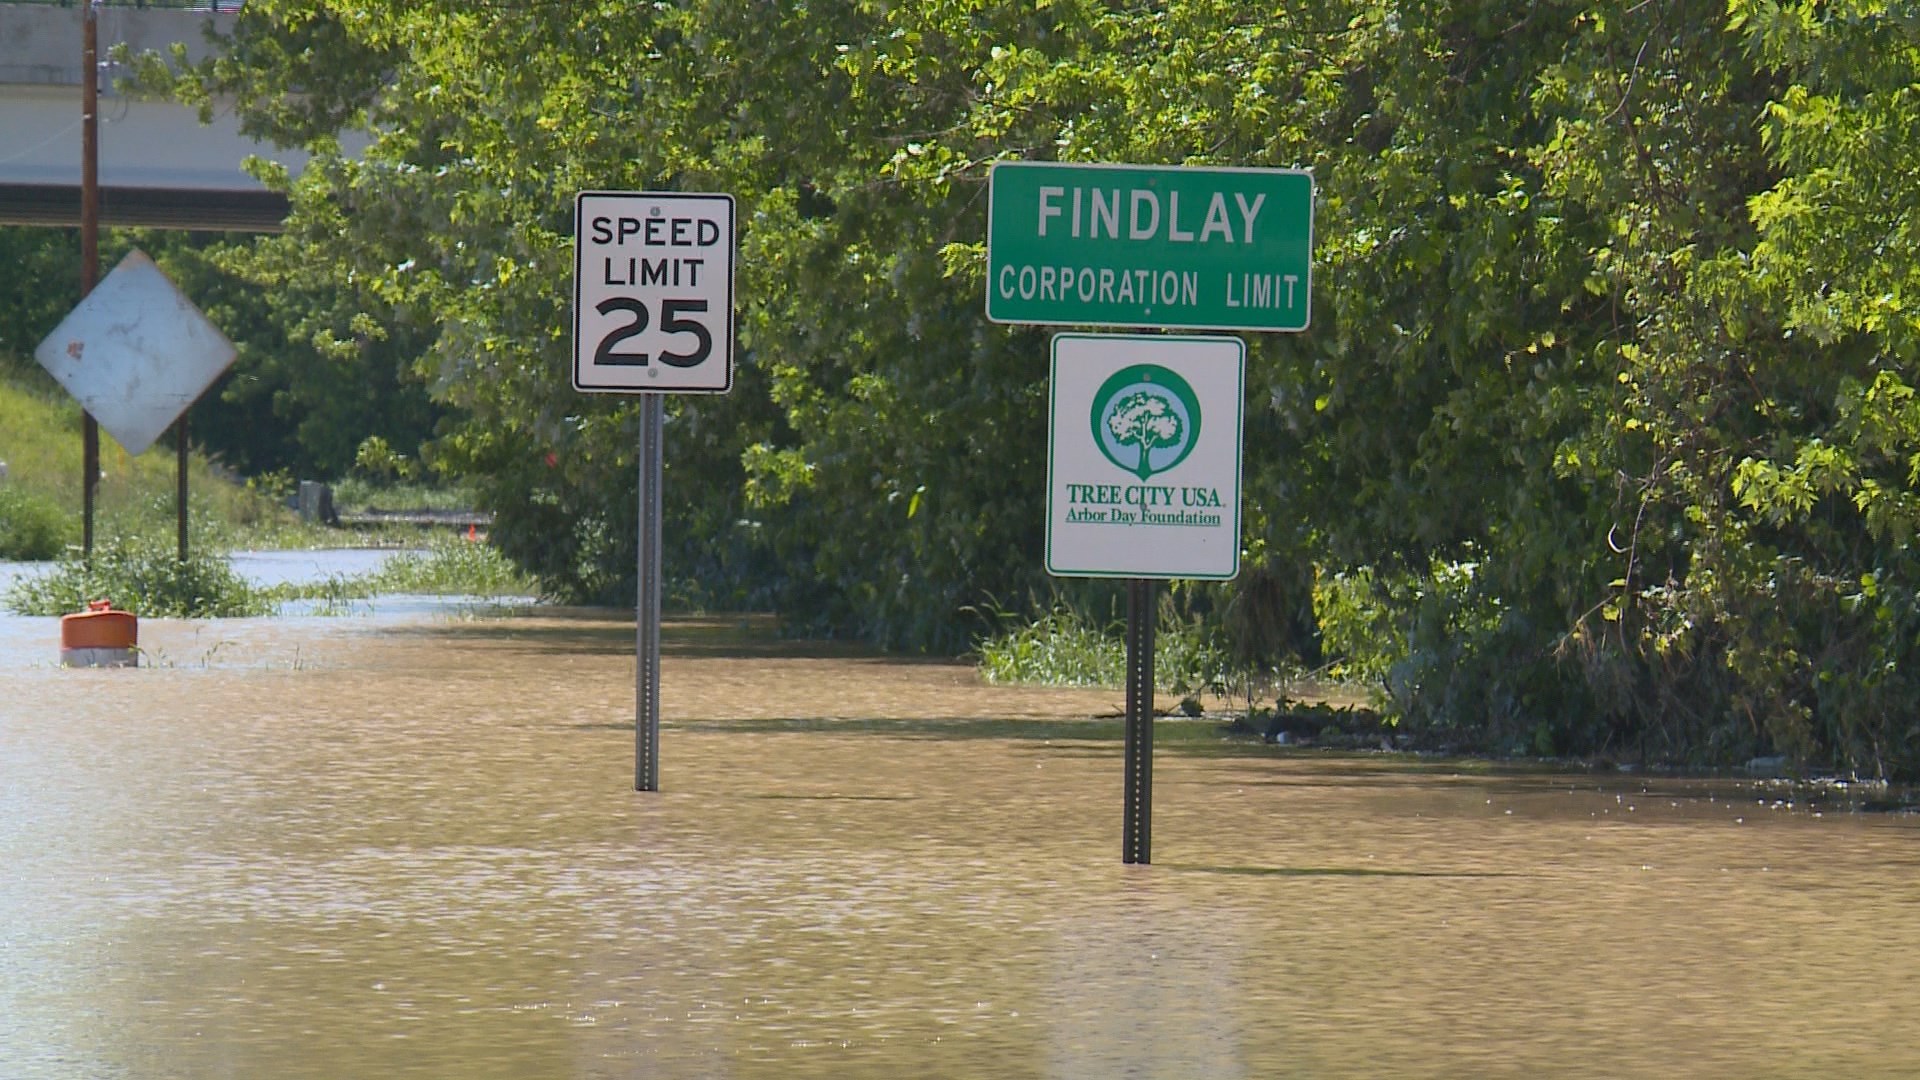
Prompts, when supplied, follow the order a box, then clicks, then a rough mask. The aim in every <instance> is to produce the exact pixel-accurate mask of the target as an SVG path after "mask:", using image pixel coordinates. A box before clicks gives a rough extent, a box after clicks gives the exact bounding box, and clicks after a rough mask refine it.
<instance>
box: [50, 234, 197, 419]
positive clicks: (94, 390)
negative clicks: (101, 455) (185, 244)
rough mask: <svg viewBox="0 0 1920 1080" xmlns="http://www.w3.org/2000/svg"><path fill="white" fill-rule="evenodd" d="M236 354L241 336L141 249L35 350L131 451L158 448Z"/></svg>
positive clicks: (84, 405) (132, 254)
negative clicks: (210, 315) (213, 318)
mask: <svg viewBox="0 0 1920 1080" xmlns="http://www.w3.org/2000/svg"><path fill="white" fill-rule="evenodd" d="M233 357H234V349H233V342H231V341H228V340H227V336H226V335H225V334H222V333H221V332H220V331H219V329H218V328H216V327H215V326H214V325H213V324H212V323H211V322H208V321H207V317H206V316H205V315H202V314H201V313H200V309H199V308H197V307H194V306H193V301H191V300H188V299H187V298H186V296H184V295H183V294H182V293H181V292H180V290H179V289H177V288H175V287H174V284H173V282H172V281H169V280H168V279H167V275H166V274H164V273H162V272H161V270H160V268H159V267H158V266H155V265H154V264H153V260H152V259H149V258H147V256H146V255H145V254H144V253H142V252H140V251H137V250H136V251H131V252H128V253H127V257H126V258H124V259H122V260H120V265H119V266H116V267H114V268H113V273H111V274H108V275H107V276H106V278H105V279H104V280H102V281H101V282H100V284H98V285H96V286H94V288H93V291H92V292H90V293H88V294H87V298H86V299H85V300H82V301H80V303H79V304H78V305H77V306H76V307H75V308H74V309H73V310H72V311H71V312H68V313H67V317H66V318H65V319H63V320H61V322H60V325H59V326H56V327H54V328H53V333H51V334H48V335H47V337H46V340H44V341H42V342H41V343H40V347H39V348H37V349H35V350H34V351H33V358H34V359H36V360H38V361H40V366H41V367H44V368H46V369H47V371H48V372H49V373H51V374H52V375H53V377H54V378H55V379H57V380H59V383H60V385H61V386H64V387H66V388H67V393H69V394H72V395H73V396H74V398H75V399H76V400H78V401H79V402H80V405H81V407H83V408H85V409H86V410H87V412H88V413H90V414H92V416H93V418H94V419H95V420H97V421H99V422H100V426H101V427H102V428H104V429H105V430H106V432H107V434H109V435H111V436H113V437H114V439H115V441H117V442H119V444H120V445H121V446H124V447H126V449H127V453H129V454H139V453H141V452H142V451H144V450H146V449H147V447H149V446H152V445H153V441H154V440H155V439H158V438H159V437H160V434H161V433H162V432H164V431H166V430H167V428H168V427H169V426H170V425H172V423H173V422H174V421H175V420H178V419H179V418H180V414H181V413H184V412H186V411H187V407H188V406H190V405H192V404H193V403H194V402H195V401H198V400H199V399H200V395H201V394H204V393H206V390H207V387H209V386H212V385H213V380H215V379H217V378H219V377H220V373H221V372H223V371H225V370H227V367H228V365H230V364H232V363H233Z"/></svg>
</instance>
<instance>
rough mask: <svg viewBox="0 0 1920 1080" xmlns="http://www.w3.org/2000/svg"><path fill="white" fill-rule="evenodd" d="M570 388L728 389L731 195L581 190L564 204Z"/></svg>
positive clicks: (623, 391) (629, 390) (629, 391)
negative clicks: (569, 247)
mask: <svg viewBox="0 0 1920 1080" xmlns="http://www.w3.org/2000/svg"><path fill="white" fill-rule="evenodd" d="M573 224H574V247H573V252H574V255H573V280H574V293H573V386H574V389H576V390H582V391H587V392H598V393H612V394H638V393H655V392H657V393H678V394H701V393H706V394H723V393H725V392H727V390H728V389H730V388H731V387H732V386H733V259H734V229H733V196H731V195H708V194H691V193H687V192H678V191H583V192H581V193H580V194H579V195H578V196H577V197H576V198H575V200H574V207H573Z"/></svg>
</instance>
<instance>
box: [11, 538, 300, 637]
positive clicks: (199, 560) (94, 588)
mask: <svg viewBox="0 0 1920 1080" xmlns="http://www.w3.org/2000/svg"><path fill="white" fill-rule="evenodd" d="M6 600H7V604H8V606H9V607H11V608H12V609H13V610H15V611H17V612H19V613H20V614H22V615H66V614H70V613H72V612H76V611H85V610H86V609H87V605H88V604H89V603H90V602H92V601H95V600H111V601H113V604H114V606H115V607H116V608H118V609H120V610H122V611H131V612H133V613H134V614H135V615H143V616H148V617H153V618H164V617H169V616H172V617H179V618H221V617H237V616H247V615H265V614H268V613H269V612H270V611H271V610H272V606H273V605H272V602H271V601H270V599H269V598H268V597H267V595H266V594H265V593H264V592H262V591H260V590H258V589H255V588H254V587H253V586H251V585H249V584H247V582H246V580H245V579H243V578H241V577H240V576H238V575H237V574H235V573H234V572H233V568H232V567H230V566H228V565H227V560H226V556H225V555H224V554H219V553H206V552H201V551H191V550H190V551H189V555H188V558H187V561H185V562H181V561H180V559H179V552H178V551H177V549H176V548H175V546H174V545H173V544H171V543H166V542H163V541H159V540H152V539H145V538H122V539H117V540H111V541H107V542H103V543H98V544H96V545H95V546H94V552H93V559H92V560H91V561H90V562H88V561H83V560H82V559H81V558H80V557H79V556H78V555H71V556H69V557H67V558H65V559H62V560H61V561H60V562H59V563H58V564H57V565H56V566H55V567H54V569H53V571H52V572H51V573H49V574H44V575H38V576H34V577H28V578H24V579H22V580H20V581H19V582H16V583H15V584H14V586H13V588H12V590H11V591H10V592H9V593H8V595H7V597H6Z"/></svg>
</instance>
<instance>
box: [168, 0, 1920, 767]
mask: <svg viewBox="0 0 1920 1080" xmlns="http://www.w3.org/2000/svg"><path fill="white" fill-rule="evenodd" d="M1269 7H1274V8H1278V7H1281V6H1280V5H1249V4H1245V3H1237V2H1230V0H1170V2H1162V3H1152V4H1144V3H1132V2H1121V0H1105V2H1101V0H1059V2H1053V3H1047V2H1041V3H1037V4H1001V3H988V2H984V0H928V2H923V3H912V4H901V3H890V2H885V0H829V2H807V3H785V4H770V3H764V2H762V0H680V2H663V3H656V4H635V3H631V2H629V0H577V2H570V3H564V4H562V3H552V2H537V0H524V2H511V0H503V2H500V3H493V4H473V3H466V2H462V3H451V2H427V3H423V2H420V0H404V2H403V0H351V2H348V0H249V3H248V4H247V5H246V7H245V8H244V9H243V11H242V13H241V15H240V16H239V17H238V19H237V21H236V22H235V24H234V36H233V41H232V43H231V47H230V49H229V51H228V55H227V57H226V58H225V59H223V60H220V61H218V62H216V63H215V64H213V65H211V66H210V67H207V68H205V69H203V70H202V71H200V72H198V73H196V75H195V77H193V78H191V79H187V80H183V81H182V83H181V87H180V88H181V90H182V91H183V92H185V93H188V94H195V93H202V94H204V93H212V92H221V93H233V94H237V95H239V98H240V103H241V107H242V109H243V111H244V114H245V115H246V116H247V118H248V123H249V124H250V125H251V127H252V128H253V129H254V130H256V131H259V132H263V133H267V134H271V135H273V136H275V137H277V138H281V139H283V140H288V141H294V142H301V143H306V144H308V145H310V146H312V147H314V148H315V149H316V150H319V151H321V157H320V159H319V163H318V164H317V165H316V166H315V167H313V168H311V169H309V170H308V171H307V173H306V174H305V175H303V176H302V177H300V178H298V179H297V181H294V182H293V183H292V185H291V186H292V193H293V199H294V208H295V209H294V217H293V220H292V222H291V227H290V230H289V232H288V233H287V234H286V235H285V236H283V237H280V238H276V239H271V240H267V241H263V242H262V243H261V244H260V245H259V246H258V247H257V248H256V249H254V250H253V251H252V252H250V253H249V255H248V261H249V267H248V272H249V273H251V274H252V275H253V276H254V278H255V279H256V280H258V281H259V282H261V283H263V284H265V285H267V286H269V287H272V288H277V289H288V288H305V287H310V286H317V285H322V284H324V285H325V286H326V287H329V288H340V289H345V290H348V291H347V293H346V294H345V295H351V296H353V297H356V298H358V299H356V301H355V303H357V304H360V305H362V307H361V310H362V311H363V312H364V316H363V317H359V318H356V319H354V320H353V326H352V327H351V329H352V331H353V333H356V334H361V335H365V336H368V337H382V336H385V337H389V338H393V339H394V340H402V339H401V338H399V337H396V335H404V334H417V335H419V340H420V341H422V342H430V344H427V345H426V348H425V355H424V359H423V360H422V361H421V368H422V371H423V373H424V375H425V377H426V378H427V380H428V382H429V384H430V386H431V389H432V391H433V393H434V394H435V396H436V397H437V398H438V399H439V400H440V401H441V402H442V403H443V404H444V405H447V406H450V407H453V408H454V409H456V410H457V411H458V415H460V416H462V417H464V418H465V419H464V421H463V422H462V423H461V424H460V425H459V426H458V427H457V428H456V429H454V430H450V431H448V432H446V433H445V434H444V435H443V437H442V438H440V439H439V440H438V442H437V445H436V449H435V452H436V454H437V455H438V458H439V460H440V461H442V462H443V463H445V464H446V465H448V466H450V467H452V468H455V469H458V470H460V471H463V472H466V473H469V474H471V475H473V476H476V477H479V478H481V481H482V482H483V483H484V484H485V486H486V490H487V494H488V497H489V499H490V500H491V501H492V503H493V505H494V508H495V509H496V510H497V511H498V513H499V515H500V529H499V535H500V537H501V538H502V540H503V542H504V543H505V544H506V545H507V546H508V549H509V550H510V551H511V552H512V553H513V554H515V555H516V556H517V557H518V558H520V559H521V560H522V561H524V562H525V563H527V564H528V565H529V566H531V567H532V568H533V569H535V570H536V571H538V572H539V573H540V574H541V575H542V576H543V577H544V579H545V580H546V581H547V582H548V584H549V585H550V586H551V587H553V588H556V589H558V590H560V591H562V592H564V593H566V594H569V595H574V596H579V597H584V598H601V599H616V598H619V597H622V596H624V595H629V594H628V593H627V592H626V590H628V589H629V588H630V581H631V566H632V559H631V554H630V553H631V551H632V544H633V527H632V525H631V521H632V518H633V508H634V500H633V479H632V467H633V455H632V447H633V443H634V434H633V422H632V417H633V410H632V406H631V403H629V402H627V401H624V400H620V399H617V398H608V397H599V396H595V397H584V396H582V395H579V394H576V393H574V392H573V391H572V390H571V389H570V388H569V385H568V378H567V372H568V368H569V357H570V348H571V343H570V341H569V338H568V334H569V328H570V325H571V323H570V317H569V316H570V313H569V310H568V306H569V301H570V295H571V292H570V285H571V282H570V273H571V239H570V237H569V236H568V235H567V232H568V228H569V225H570V207H571V200H572V196H573V194H574V193H575V192H576V191H579V190H582V189H623V188H632V189H639V188H670V189H681V190H705V191H727V192H732V193H733V194H735V195H736V196H737V197H738V199H739V204H740V211H741V213H740V220H741V223H742V230H743V240H742V252H741V272H740V277H739V294H740V300H741V305H742V307H741V324H742V330H741V334H740V345H741V351H740V364H739V373H738V376H737V380H736V388H735V390H734V392H733V393H732V394H731V395H730V396H728V397H726V398H724V399H699V400H676V401H675V402H674V403H673V404H672V405H671V407H670V423H669V428H668V449H667V455H668V461H669V467H668V480H667V482H668V484H669V489H668V492H667V500H668V504H669V507H670V524H669V532H670V543H671V544H672V545H673V546H672V547H671V548H670V555H669V566H670V568H671V569H670V573H671V574H672V575H673V576H675V577H676V578H678V579H679V580H681V581H683V582H685V583H686V585H685V587H686V588H687V589H689V590H691V595H690V598H691V599H694V600H698V601H701V602H708V603H752V604H763V603H771V604H776V605H778V606H779V607H780V608H781V610H782V611H783V612H785V613H786V614H787V615H788V616H789V617H793V618H797V619H799V620H801V621H805V622H811V623H813V624H815V625H817V626H819V627H823V628H830V629H833V630H836V631H841V632H846V633H853V634H859V635H863V636H866V637H868V638H871V639H874V640H879V641H883V642H886V643H890V644H896V645H908V646H917V647H926V648H951V647H955V646H958V645H961V644H963V643H964V640H965V635H966V633H967V632H968V631H969V629H970V628H971V625H972V624H970V623H969V622H968V620H967V617H966V615H965V614H964V612H965V610H966V609H967V607H968V606H969V605H979V604H983V603H988V602H997V603H1000V604H1005V605H1011V606H1014V607H1019V606H1021V605H1022V604H1025V603H1027V602H1029V598H1034V599H1035V600H1038V601H1041V602H1044V600H1045V597H1046V595H1047V592H1046V590H1047V588H1048V585H1047V582H1046V580H1045V579H1044V577H1043V575H1042V574H1041V573H1040V572H1039V568H1038V564H1039V562H1040V552H1039V548H1040V531H1041V520H1040V518H1041V512H1040V511H1041V496H1042V492H1041V477H1040V473H1041V470H1042V468H1043V465H1044V462H1043V457H1044V449H1045V447H1044V441H1045V434H1044V418H1043V413H1042V409H1043V405H1044V400H1045V395H1046V387H1045V381H1044V372H1045V351H1046V350H1045V335H1044V334H1042V333H1041V332H1039V331H1037V330H1027V329H1015V328H1007V327H1001V326H996V325H993V324H990V323H988V322H987V321H986V320H985V319H984V317H983V315H982V311H981V309H982V300H983V297H982V281H981V272H982V269H983V265H984V258H983V255H984V253H983V239H984V235H985V209H986V206H985V203H986V198H985V195H986V192H985V180H986V171H987V167H988V166H989V164H990V163H992V162H993V161H996V160H1003V159H1016V158H1043V159H1061V160H1080V161H1116V162H1134V163H1143V164H1182V163H1207V164H1227V165H1237V166H1263V165H1264V166H1302V167H1308V168H1311V169H1312V170H1313V172H1314V174H1315V177H1316V182H1317V185H1318V205H1317V208H1316V220H1315V232H1316V250H1315V271H1314V273H1315V277H1314V282H1313V288H1314V297H1313V310H1314V324H1313V326H1312V328H1311V330H1310V331H1309V332H1307V333H1305V334H1302V335H1298V336H1282V335H1255V336H1253V337H1254V340H1251V341H1250V347H1251V348H1250V372H1249V403H1248V404H1249V414H1248V423H1247V446H1246V475H1247V504H1248V505H1247V514H1246V530H1247V531H1246V536H1245V538H1244V543H1245V547H1246V555H1245V560H1244V562H1245V565H1246V567H1247V570H1246V573H1245V574H1244V575H1243V577H1242V580H1241V581H1240V582H1238V583H1236V584H1235V585H1234V586H1231V587H1229V588H1226V589H1224V590H1220V591H1217V592H1208V591H1204V590H1202V591H1196V592H1195V593H1193V594H1192V595H1193V596H1194V597H1197V598H1199V599H1198V600H1196V602H1197V603H1200V604H1201V606H1202V607H1205V606H1207V605H1212V608H1213V610H1215V611H1216V612H1217V613H1219V614H1220V615H1221V617H1223V618H1224V619H1226V620H1227V625H1229V626H1230V627H1233V628H1234V629H1235V631H1236V632H1237V633H1239V634H1241V635H1242V636H1243V637H1245V638H1247V639H1248V640H1249V641H1250V642H1252V644H1249V645H1247V650H1248V651H1249V652H1252V653H1261V652H1271V651H1273V650H1274V649H1279V648H1293V649H1299V650H1303V651H1310V650H1312V649H1314V648H1316V647H1317V646H1318V645H1319V644H1324V645H1325V646H1326V647H1327V648H1328V650H1329V652H1330V654H1332V655H1337V656H1339V657H1341V658H1343V659H1344V660H1345V662H1346V663H1347V664H1349V665H1350V666H1351V668H1352V669H1353V670H1355V671H1358V672H1360V673H1363V674H1368V675H1372V676H1375V677H1378V678H1380V679H1381V680H1383V682H1384V685H1385V686H1386V688H1387V689H1388V692H1389V694H1390V696H1391V699H1392V701H1393V704H1394V707H1395V708H1396V710H1397V711H1398V713H1399V715H1400V716H1401V717H1402V718H1403V720H1404V721H1405V722H1407V723H1409V724H1418V725H1424V726H1426V727H1428V728H1429V729H1432V730H1437V731H1441V732H1450V733H1451V735H1452V737H1453V738H1454V739H1455V740H1456V741H1458V742H1459V743H1461V744H1463V745H1470V746H1481V747H1488V748H1492V749H1496V750H1511V749H1515V748H1519V749H1523V750H1535V749H1538V750H1551V751H1562V752H1565V751H1584V752H1600V753H1618V754H1623V755H1647V756H1659V757H1669V758H1681V759H1689V760H1698V761H1707V760H1711V761H1728V760H1741V759H1743V758H1744V757H1745V756H1749V755H1753V754H1758V753H1768V752H1781V753H1787V754H1790V755H1794V756H1796V757H1799V758H1802V759H1804V760H1807V761H1809V762H1813V763H1818V764H1825V765H1831V766H1833V767H1837V768H1840V769H1844V770H1854V771H1859V772H1863V773H1887V772H1890V773H1899V774H1905V775H1912V774H1913V773H1915V772H1916V771H1920V740H1917V739H1916V736H1917V735H1920V724H1917V723H1916V719H1915V715H1914V710H1913V706H1912V704H1911V703H1912V702H1913V701H1914V700H1916V694H1915V691H1916V689H1920V687H1916V686H1915V685H1914V676H1913V674H1912V671H1913V665H1914V662H1915V660H1916V655H1915V633H1916V631H1920V612H1916V607H1915V603H1914V589H1915V585H1916V574H1917V571H1920V568H1917V567H1916V565H1915V563H1914V560H1913V559H1912V557H1911V556H1910V555H1909V554H1908V543H1907V542H1908V538H1909V537H1910V535H1911V534H1912V532H1913V529H1914V525H1915V522H1916V519H1920V499H1917V498H1916V491H1915V485H1916V480H1920V402H1916V401H1915V397H1914V389H1913V386H1914V382H1915V378H1916V373H1915V364H1916V355H1915V349H1916V333H1915V330H1916V322H1915V319H1914V316H1913V314H1912V308H1911V301H1909V300H1908V298H1907V292H1908V291H1909V289H1910V288H1913V287H1914V286H1915V284H1916V282H1915V281H1914V277H1915V275H1916V274H1920V258H1917V257H1916V256H1917V255H1920V250H1916V249H1920V223H1916V221H1915V219H1914V216H1913V211H1914V208H1915V207H1916V206H1920V190H1916V188H1917V187H1920V168H1916V167H1915V166H1916V164H1920V163H1917V162H1916V161H1915V160H1914V158H1915V157H1916V155H1920V138H1916V137H1915V136H1916V134H1920V132H1917V131H1916V128H1917V127H1920V77H1917V73H1916V64H1917V63H1920V16H1916V15H1915V14H1914V13H1913V11H1912V10H1911V9H1910V7H1909V6H1907V5H1898V4H1893V3H1891V2H1889V0H1878V2H1876V0H1828V2H1813V0H1806V2H1757V0H1731V2H1728V0H1657V2H1637V3H1608V4H1591V3H1571V2H1551V0H1549V2H1544V3H1536V4H1521V5H1516V4H1511V3H1493V2H1473V0H1453V2H1447V0H1440V2H1432V3H1414V4H1407V3H1390V2H1386V0H1311V2H1305V3H1297V4H1288V5H1284V9H1285V10H1279V11H1268V10H1265V9H1266V8H1269ZM342 126H345V127H351V128H358V129H361V130H364V131H367V132H371V133H372V135H373V145H372V147H371V148H370V149H369V150H367V151H366V152H365V153H364V154H360V155H356V156H343V155H340V154H338V153H333V152H330V151H331V150H332V148H333V145H334V144H333V141H332V136H333V133H334V131H335V130H336V129H337V128H340V127H342ZM1914 291H1915V292H1916V295H1920V289H1915V290H1914ZM406 340H412V339H406ZM1301 626H1307V627H1310V628H1311V627H1317V633H1318V634H1319V635H1320V639H1319V641H1318V642H1316V641H1315V640H1313V639H1311V638H1309V637H1302V636H1301V635H1300V634H1299V633H1298V632H1297V630H1296V632H1294V633H1292V634H1289V633H1288V632H1287V631H1286V628H1287V627H1295V628H1298V627H1301ZM1255 638H1257V639H1258V640H1257V641H1254V640H1253V639H1255Z"/></svg>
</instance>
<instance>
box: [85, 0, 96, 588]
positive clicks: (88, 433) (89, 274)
mask: <svg viewBox="0 0 1920 1080" xmlns="http://www.w3.org/2000/svg"><path fill="white" fill-rule="evenodd" d="M99 280H100V19H99V12H98V10H97V9H96V7H95V6H94V0H84V2H83V5H82V14H81V18H80V299H82V300H85V299H86V298H87V294H88V293H91V292H93V287H94V285H95V284H97V283H98V282H99ZM80 415H81V422H80V468H81V477H80V505H81V520H80V544H81V552H82V555H83V557H84V558H86V559H87V560H89V561H91V560H92V559H93V500H94V490H95V489H96V488H97V487H98V486H99V483H100V424H99V421H96V420H95V419H94V418H93V414H92V413H89V412H87V411H86V410H85V409H82V410H81V411H80Z"/></svg>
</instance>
